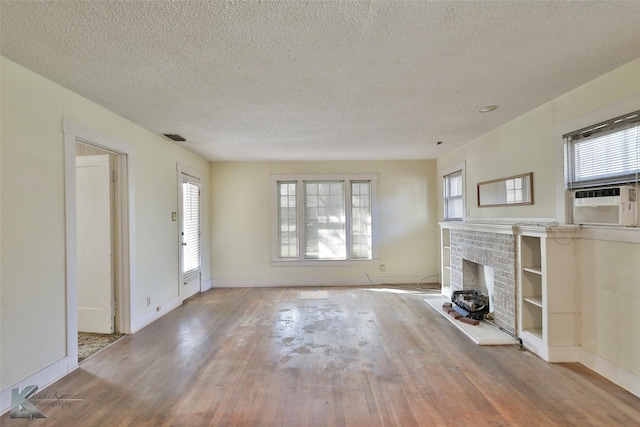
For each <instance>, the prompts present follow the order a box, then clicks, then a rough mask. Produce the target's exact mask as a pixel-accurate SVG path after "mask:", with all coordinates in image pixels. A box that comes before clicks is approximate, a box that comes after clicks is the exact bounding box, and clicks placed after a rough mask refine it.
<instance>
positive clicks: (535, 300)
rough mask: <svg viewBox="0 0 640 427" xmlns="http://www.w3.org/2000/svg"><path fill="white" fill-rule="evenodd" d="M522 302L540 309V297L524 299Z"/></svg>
mask: <svg viewBox="0 0 640 427" xmlns="http://www.w3.org/2000/svg"><path fill="white" fill-rule="evenodd" d="M523 300H524V301H525V302H528V303H529V304H533V305H535V306H538V307H540V308H542V297H541V296H540V297H524V298H523Z"/></svg>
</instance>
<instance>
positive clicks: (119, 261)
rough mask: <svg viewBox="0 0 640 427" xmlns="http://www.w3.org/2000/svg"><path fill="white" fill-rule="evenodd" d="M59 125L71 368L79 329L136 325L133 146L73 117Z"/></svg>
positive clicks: (108, 330) (124, 329)
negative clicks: (62, 144)
mask: <svg viewBox="0 0 640 427" xmlns="http://www.w3.org/2000/svg"><path fill="white" fill-rule="evenodd" d="M63 128H64V134H65V193H66V197H65V200H66V208H65V210H66V241H67V256H66V262H67V264H66V270H67V367H68V370H69V371H70V370H73V369H75V367H77V365H78V359H79V351H78V350H79V347H78V342H79V339H78V332H79V331H82V330H85V331H90V333H96V332H97V333H99V334H101V335H107V334H108V335H110V334H112V333H121V334H127V333H131V332H133V331H135V329H136V328H135V326H133V325H132V324H131V319H132V316H131V294H132V292H133V291H134V285H135V282H134V278H135V269H134V267H135V258H134V254H135V239H134V236H135V233H134V231H133V229H132V224H134V212H135V210H134V208H133V203H134V197H133V188H134V181H133V170H134V164H133V163H134V149H133V147H132V146H130V145H128V144H125V143H123V142H121V141H119V140H116V139H114V138H112V137H109V136H107V135H104V134H101V133H99V132H96V131H94V130H92V129H88V128H86V127H83V126H81V125H79V124H77V123H74V122H72V121H70V120H66V119H65V120H64V121H63ZM94 217H99V221H94V220H95V219H96V218H94ZM92 233H93V234H92ZM84 357H86V356H84Z"/></svg>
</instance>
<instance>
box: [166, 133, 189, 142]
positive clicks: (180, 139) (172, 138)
mask: <svg viewBox="0 0 640 427" xmlns="http://www.w3.org/2000/svg"><path fill="white" fill-rule="evenodd" d="M163 135H164V136H166V137H167V138H169V139H171V140H173V141H178V142H182V141H186V139H184V138H183V137H181V136H180V135H178V134H171V133H165V134H163Z"/></svg>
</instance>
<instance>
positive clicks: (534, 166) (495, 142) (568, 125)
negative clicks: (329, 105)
mask: <svg viewBox="0 0 640 427" xmlns="http://www.w3.org/2000/svg"><path fill="white" fill-rule="evenodd" d="M634 109H640V59H637V60H635V61H632V62H630V63H628V64H626V65H624V66H622V67H620V68H618V69H616V70H613V71H611V72H609V73H607V74H605V75H603V76H601V77H599V78H597V79H595V80H593V81H591V82H589V83H587V84H585V85H583V86H581V87H579V88H577V89H575V90H573V91H571V92H569V93H567V94H565V95H563V96H561V97H559V98H557V99H555V100H553V101H551V102H549V103H547V104H544V105H542V106H540V107H539V108H537V109H535V110H533V111H531V112H529V113H527V114H525V115H523V116H521V117H519V118H517V119H516V120H513V121H511V122H509V123H507V124H505V125H504V126H501V127H499V128H497V129H495V130H493V131H492V132H490V133H488V134H486V135H483V136H481V137H480V138H477V139H476V140H474V141H472V142H471V143H469V144H468V145H466V146H465V147H463V148H461V149H459V150H457V151H455V152H453V153H451V154H448V155H446V156H443V157H441V158H440V159H438V170H444V169H445V168H447V167H449V166H451V165H454V164H457V163H460V162H463V161H464V162H466V187H465V190H466V195H467V196H466V202H467V207H468V214H469V215H468V219H469V220H478V219H481V220H486V219H496V220H499V219H501V218H516V219H518V218H550V219H555V220H557V221H558V222H559V223H563V222H564V220H565V211H564V188H563V181H562V148H561V146H562V139H561V135H562V131H563V130H564V131H570V130H576V129H580V128H581V127H583V126H587V125H589V124H593V123H597V122H598V121H599V120H606V119H609V118H612V117H616V116H617V115H621V114H624V113H627V112H630V111H633V110H634ZM579 123H584V124H583V125H582V126H580V125H578V124H579ZM572 126H573V128H572ZM524 172H533V173H534V192H535V204H534V205H532V206H523V207H502V208H477V207H476V184H477V183H478V182H480V181H486V180H490V179H494V178H499V177H505V176H511V175H514V174H518V173H524ZM439 200H440V199H439ZM440 204H441V202H440ZM439 211H440V210H439ZM621 233H622V234H620V233H618V234H617V236H616V235H611V236H608V237H607V236H605V235H603V234H602V233H599V232H598V234H594V230H592V229H591V230H590V229H589V228H588V227H586V228H585V229H584V230H582V232H581V236H582V237H583V238H582V239H580V240H579V242H578V251H577V253H576V257H577V266H578V268H579V273H578V277H579V284H578V289H579V294H580V295H579V297H580V301H581V306H580V310H581V317H582V326H581V336H580V344H581V346H582V350H583V352H582V355H583V356H582V357H583V360H582V361H583V363H585V364H586V365H587V366H589V367H591V368H593V369H596V370H598V371H600V372H601V373H603V374H605V375H606V376H608V377H609V378H610V379H612V380H615V381H617V382H618V383H621V384H622V383H624V380H621V381H618V379H617V378H614V377H615V376H621V377H622V376H627V377H629V376H631V377H634V376H635V379H634V380H633V381H631V382H627V383H626V384H624V386H626V387H627V388H629V389H634V390H636V391H634V392H636V393H637V390H640V381H639V380H638V379H640V344H639V342H638V339H637V337H640V314H639V313H640V312H639V311H638V307H639V306H640V229H634V230H623V231H621ZM594 236H595V237H594ZM598 236H600V237H598ZM632 383H633V384H632ZM630 384H631V385H630Z"/></svg>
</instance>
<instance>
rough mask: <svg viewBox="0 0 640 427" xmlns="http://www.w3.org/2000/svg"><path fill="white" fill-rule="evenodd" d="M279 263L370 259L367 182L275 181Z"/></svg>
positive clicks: (370, 219) (369, 191) (369, 210)
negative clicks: (282, 261) (281, 261)
mask: <svg viewBox="0 0 640 427" xmlns="http://www.w3.org/2000/svg"><path fill="white" fill-rule="evenodd" d="M275 189H276V194H275V196H276V209H277V221H276V225H277V230H274V231H275V233H276V234H275V236H274V237H276V236H277V238H276V241H275V242H274V245H275V244H276V243H277V248H276V247H274V250H275V254H276V256H277V259H280V260H292V261H294V260H297V261H304V260H310V261H312V260H337V261H344V260H349V259H354V260H356V259H357V260H360V259H372V257H373V244H372V241H373V239H372V228H373V227H372V214H371V212H372V207H371V206H372V200H373V199H372V184H371V181H370V180H361V181H360V180H348V179H346V180H343V179H338V180H323V181H316V180H314V181H311V180H309V181H305V180H303V179H298V180H296V181H277V182H276V186H275Z"/></svg>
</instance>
